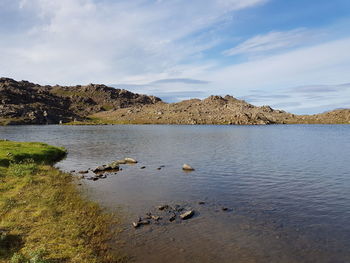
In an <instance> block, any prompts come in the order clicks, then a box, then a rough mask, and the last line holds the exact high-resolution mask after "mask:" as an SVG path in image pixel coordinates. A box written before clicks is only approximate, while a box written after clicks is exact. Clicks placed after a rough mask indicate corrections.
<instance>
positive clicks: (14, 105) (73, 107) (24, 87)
mask: <svg viewBox="0 0 350 263" xmlns="http://www.w3.org/2000/svg"><path fill="white" fill-rule="evenodd" d="M158 101H160V99H159V98H157V97H153V96H147V95H140V94H135V93H132V92H130V91H127V90H122V89H115V88H111V87H107V86H105V85H96V84H90V85H87V86H80V85H78V86H70V87H66V86H41V85H38V84H33V83H30V82H28V81H15V80H13V79H9V78H0V123H3V124H46V123H59V122H61V121H62V122H70V121H73V120H84V119H85V118H86V117H87V116H88V115H91V114H93V113H97V112H101V111H106V110H116V109H119V108H125V107H132V106H140V105H145V104H153V103H156V102H158Z"/></svg>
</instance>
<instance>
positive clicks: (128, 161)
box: [124, 157, 137, 163]
mask: <svg viewBox="0 0 350 263" xmlns="http://www.w3.org/2000/svg"><path fill="white" fill-rule="evenodd" d="M124 160H125V162H126V163H137V161H136V160H135V159H133V158H129V157H127V158H125V159H124Z"/></svg>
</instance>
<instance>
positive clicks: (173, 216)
mask: <svg viewBox="0 0 350 263" xmlns="http://www.w3.org/2000/svg"><path fill="white" fill-rule="evenodd" d="M175 219H176V215H175V214H172V215H171V216H170V218H169V221H170V222H173V221H174V220H175Z"/></svg>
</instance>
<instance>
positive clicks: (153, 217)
mask: <svg viewBox="0 0 350 263" xmlns="http://www.w3.org/2000/svg"><path fill="white" fill-rule="evenodd" d="M151 218H152V219H153V220H155V221H158V220H160V219H162V218H161V217H160V216H154V215H152V216H151Z"/></svg>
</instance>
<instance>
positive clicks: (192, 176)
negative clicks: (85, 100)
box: [0, 125, 350, 262]
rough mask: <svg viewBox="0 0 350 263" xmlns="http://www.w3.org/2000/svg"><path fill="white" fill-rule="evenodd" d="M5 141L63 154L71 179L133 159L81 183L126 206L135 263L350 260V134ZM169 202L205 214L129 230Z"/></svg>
mask: <svg viewBox="0 0 350 263" xmlns="http://www.w3.org/2000/svg"><path fill="white" fill-rule="evenodd" d="M0 138H7V139H11V140H20V141H42V142H47V143H50V144H53V145H58V146H63V147H66V148H67V149H68V152H69V154H68V156H67V158H66V159H65V160H63V161H62V162H60V163H58V164H57V166H58V167H59V168H61V169H62V170H65V171H70V170H73V169H74V170H83V169H84V170H85V169H87V168H93V167H95V166H98V165H101V164H104V163H108V162H110V161H114V160H117V159H121V158H124V157H126V156H130V157H133V158H136V159H137V160H138V161H139V163H138V164H136V165H134V166H123V171H120V172H118V173H117V174H113V175H109V176H108V177H107V179H104V180H99V181H96V182H92V181H87V180H85V181H84V184H85V185H86V189H87V191H88V193H89V195H90V197H91V198H93V199H95V200H97V201H98V202H100V203H101V204H102V205H103V206H105V207H107V208H109V209H122V211H123V213H124V214H125V218H124V224H123V226H124V231H123V232H122V233H121V237H122V238H123V239H124V240H125V241H126V242H125V244H124V245H123V249H125V251H127V253H129V254H131V255H132V256H133V257H134V260H135V261H136V262H151V261H152V262H165V261H168V262H190V261H191V262H350V224H349V222H350V174H349V171H350V164H349V163H350V126H349V125H278V126H175V125H173V126H166V125H163V126H157V125H148V126H143V125H140V126H139V125H116V126H54V125H53V126H8V127H0ZM183 163H189V164H191V165H192V166H193V167H194V168H196V170H195V171H194V172H191V173H184V172H183V171H182V170H181V166H182V164H183ZM161 165H164V167H163V168H162V169H161V170H157V168H158V167H160V166H161ZM141 166H146V168H145V169H142V170H141V169H140V167H141ZM199 201H205V205H199V204H198V202H199ZM164 203H169V204H180V205H183V206H186V207H191V208H193V209H195V210H196V212H197V214H196V217H195V218H193V219H191V220H188V221H186V222H182V223H172V224H170V223H166V224H160V225H159V226H157V225H151V226H145V227H142V228H141V229H138V230H134V229H133V228H132V227H131V225H130V222H131V221H132V220H133V219H134V218H135V217H137V216H138V215H143V214H145V213H146V212H147V211H150V210H152V209H154V207H155V206H156V205H159V204H164ZM223 206H225V207H229V208H230V211H228V212H223V211H222V210H221V207H223Z"/></svg>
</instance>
